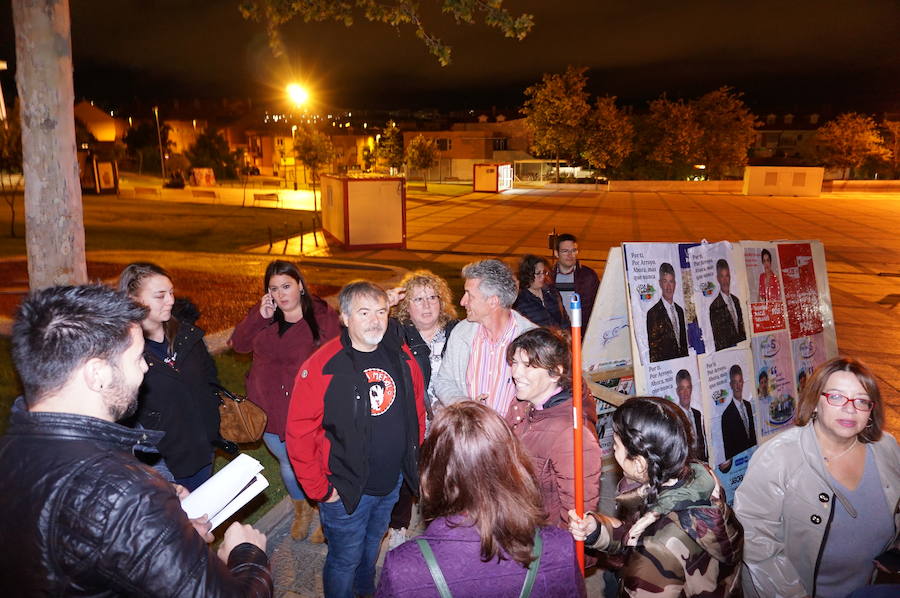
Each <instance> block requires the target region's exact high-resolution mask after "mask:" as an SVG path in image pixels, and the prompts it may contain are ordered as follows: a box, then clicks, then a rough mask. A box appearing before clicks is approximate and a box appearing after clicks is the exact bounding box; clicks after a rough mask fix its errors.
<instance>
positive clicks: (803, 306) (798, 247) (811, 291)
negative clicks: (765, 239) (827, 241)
mask: <svg viewBox="0 0 900 598" xmlns="http://www.w3.org/2000/svg"><path fill="white" fill-rule="evenodd" d="M778 258H779V262H780V265H781V280H782V282H783V283H784V299H785V303H787V316H788V326H789V328H790V330H791V338H792V339H794V338H800V337H801V336H810V335H813V334H818V333H819V332H822V314H821V313H820V311H819V291H818V289H817V288H816V271H815V267H814V265H813V257H812V249H811V248H810V246H809V243H786V244H779V245H778Z"/></svg>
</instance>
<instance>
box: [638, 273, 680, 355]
mask: <svg viewBox="0 0 900 598" xmlns="http://www.w3.org/2000/svg"><path fill="white" fill-rule="evenodd" d="M659 288H660V290H661V291H662V297H661V298H660V300H659V301H657V302H656V304H654V306H653V307H651V308H650V309H649V310H647V345H648V347H649V350H650V361H651V362H655V361H666V360H669V359H675V358H676V357H687V354H688V342H687V332H686V328H685V326H686V324H685V321H684V309H682V307H681V306H680V305H678V304H677V303H675V268H673V267H672V264H670V263H668V262H663V263H662V264H660V265H659Z"/></svg>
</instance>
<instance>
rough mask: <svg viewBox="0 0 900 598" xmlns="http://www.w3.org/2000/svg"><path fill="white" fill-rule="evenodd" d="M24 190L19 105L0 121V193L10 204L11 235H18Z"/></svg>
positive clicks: (8, 204)
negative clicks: (20, 197)
mask: <svg viewBox="0 0 900 598" xmlns="http://www.w3.org/2000/svg"><path fill="white" fill-rule="evenodd" d="M21 192H22V127H21V122H20V120H19V105H18V103H16V105H15V106H14V107H13V109H12V110H10V111H9V113H8V115H7V119H6V120H3V121H0V195H3V200H4V201H5V202H6V205H7V206H9V212H10V218H9V236H10V237H15V236H16V197H17V196H18V195H19V193H21Z"/></svg>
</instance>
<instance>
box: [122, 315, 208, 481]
mask: <svg viewBox="0 0 900 598" xmlns="http://www.w3.org/2000/svg"><path fill="white" fill-rule="evenodd" d="M173 350H174V351H175V367H172V366H170V365H167V364H166V363H164V362H163V361H161V360H160V359H159V358H158V357H156V355H155V354H154V353H153V352H152V351H150V349H149V348H147V349H144V359H146V360H147V365H148V366H149V368H148V370H147V373H146V374H145V375H144V382H143V383H142V384H141V390H140V395H139V400H138V410H137V413H136V414H135V416H134V418H133V421H136V422H137V423H139V424H141V425H142V426H143V427H145V428H147V429H148V430H159V431H161V432H165V433H166V435H165V436H164V437H163V438H162V440H160V441H159V452H160V453H162V456H163V458H164V459H165V460H166V465H167V466H168V467H169V470H170V471H171V472H172V474H173V475H174V476H175V477H176V478H186V477H189V476H191V475H193V474H195V473H197V472H198V471H200V470H201V469H202V468H203V467H205V466H207V465H209V464H210V463H212V455H213V446H212V442H213V441H214V440H217V439H218V438H219V399H218V397H217V396H216V395H215V393H214V392H213V388H212V386H210V384H212V383H216V382H218V376H217V374H216V364H215V362H214V361H213V359H212V357H211V356H210V354H209V351H208V350H207V349H206V343H204V342H203V331H202V330H200V329H199V328H197V327H196V326H191V325H190V324H184V323H182V324H181V325H180V326H179V327H178V332H177V333H176V335H175V343H174V347H173Z"/></svg>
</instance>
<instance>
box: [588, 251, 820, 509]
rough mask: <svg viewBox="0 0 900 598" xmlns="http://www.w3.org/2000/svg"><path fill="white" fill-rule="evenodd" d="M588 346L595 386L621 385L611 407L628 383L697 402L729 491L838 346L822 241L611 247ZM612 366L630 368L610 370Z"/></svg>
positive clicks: (790, 421) (700, 450)
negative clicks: (812, 377)
mask: <svg viewBox="0 0 900 598" xmlns="http://www.w3.org/2000/svg"><path fill="white" fill-rule="evenodd" d="M729 299H730V302H729V301H728V300H729ZM604 306H608V307H604ZM583 352H584V361H583V369H584V373H585V377H586V378H587V379H588V383H589V385H590V386H591V390H592V392H595V388H598V387H599V388H601V389H602V392H604V393H607V394H606V395H605V396H612V397H613V398H612V400H610V403H609V405H606V407H610V406H611V407H613V408H614V407H615V406H617V405H620V404H621V403H622V401H623V400H624V398H626V397H625V396H624V394H637V395H653V396H660V397H663V398H667V399H669V400H672V401H674V402H676V403H678V404H679V405H680V406H681V407H682V409H684V410H685V415H688V414H689V413H690V417H688V421H689V422H691V423H692V427H693V428H695V433H696V437H697V438H696V440H697V442H696V444H695V449H696V454H697V455H698V456H700V457H701V458H705V459H707V460H708V462H709V464H710V465H711V466H712V467H713V469H714V471H715V472H716V475H717V476H718V477H719V478H720V480H721V481H722V484H723V486H724V487H725V490H726V495H727V497H728V500H729V502H730V501H731V499H732V497H733V495H734V490H735V489H736V488H737V486H738V485H739V484H740V481H741V480H742V479H743V475H744V473H745V471H746V468H747V464H748V463H749V460H750V456H751V455H752V454H753V451H754V450H755V449H756V447H757V446H758V444H759V443H762V442H765V441H766V440H768V439H769V438H772V437H773V436H775V435H776V434H778V433H779V432H781V431H783V430H785V429H787V428H789V427H790V426H792V425H794V421H795V417H796V412H797V405H798V400H799V393H800V391H801V390H802V385H803V383H804V382H805V379H806V378H808V377H809V375H810V373H811V372H812V370H813V369H814V368H815V367H817V366H818V365H820V364H821V363H823V362H824V361H826V360H827V359H830V358H832V357H834V356H836V355H837V339H836V335H835V331H834V318H833V311H832V308H831V295H830V291H829V287H828V276H827V270H826V263H825V251H824V247H823V245H822V243H821V242H819V241H814V240H813V241H741V242H738V243H732V242H726V241H723V242H718V243H707V242H705V241H703V242H701V243H625V244H623V245H622V246H621V248H613V249H612V250H611V251H610V258H609V261H608V264H607V269H606V270H605V271H604V274H603V279H602V281H601V287H600V292H599V293H598V297H597V300H596V302H595V309H594V314H593V315H592V318H591V324H590V326H589V327H588V330H587V332H586V335H585V343H584V349H583ZM617 366H618V367H620V368H621V367H622V366H624V367H625V368H630V369H619V370H616V367H617ZM611 371H612V372H615V373H617V374H618V375H621V377H616V378H613V379H608V378H609V376H607V375H606V374H608V373H609V372H611ZM628 374H633V377H630V376H629V375H628ZM592 376H593V377H594V378H595V381H594V383H593V384H592V382H591V377H592ZM603 376H606V378H607V379H603V380H601V378H603ZM595 396H599V395H597V393H596V392H595ZM735 397H737V398H735ZM604 400H607V399H606V398H604ZM688 405H689V407H688ZM688 409H690V411H688ZM695 412H696V413H697V415H698V417H696V418H695V417H694V414H695ZM609 415H610V411H609V409H606V410H605V411H604V416H605V418H602V419H603V421H605V422H607V424H606V425H603V426H602V430H603V432H604V433H605V434H606V435H607V436H608V434H609V429H608V428H609V426H608V418H609ZM598 427H599V426H598ZM697 428H699V432H697V431H696V429H697ZM598 431H599V430H598ZM701 440H702V442H701ZM608 441H609V438H607V444H608ZM609 448H611V447H608V450H607V452H609ZM611 457H612V455H611V454H607V455H606V459H605V461H604V465H605V466H608V465H609V463H608V462H611Z"/></svg>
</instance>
